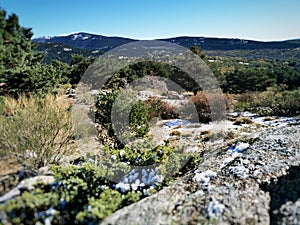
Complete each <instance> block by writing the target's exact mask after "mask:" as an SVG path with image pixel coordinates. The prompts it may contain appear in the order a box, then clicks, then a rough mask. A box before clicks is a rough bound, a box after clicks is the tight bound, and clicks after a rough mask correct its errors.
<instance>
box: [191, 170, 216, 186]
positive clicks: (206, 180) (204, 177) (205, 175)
mask: <svg viewBox="0 0 300 225" xmlns="http://www.w3.org/2000/svg"><path fill="white" fill-rule="evenodd" d="M216 176H217V173H216V172H213V171H211V170H207V171H205V172H202V173H198V172H197V171H196V174H195V176H194V177H193V181H194V182H197V183H198V184H200V185H202V186H205V187H208V186H209V184H210V180H211V179H213V178H214V177H216Z"/></svg>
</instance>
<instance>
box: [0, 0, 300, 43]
mask: <svg viewBox="0 0 300 225" xmlns="http://www.w3.org/2000/svg"><path fill="white" fill-rule="evenodd" d="M0 6H1V7H2V8H4V9H5V10H6V11H8V13H12V12H14V13H16V14H17V15H18V16H19V18H20V23H21V24H22V25H23V26H26V27H32V28H33V32H34V34H35V37H38V36H48V35H49V36H53V35H59V34H66V33H72V32H79V31H83V32H89V33H95V34H101V35H107V36H123V37H130V38H137V39H154V38H164V37H174V36H183V35H187V36H205V37H228V38H244V39H254V40H264V41H267V40H286V39H293V38H300V13H299V12H300V0H181V1H180V0H173V1H171V0H85V1H80V0H0Z"/></svg>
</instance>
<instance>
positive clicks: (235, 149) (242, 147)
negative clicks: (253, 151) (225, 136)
mask: <svg viewBox="0 0 300 225" xmlns="http://www.w3.org/2000/svg"><path fill="white" fill-rule="evenodd" d="M249 146H250V144H249V143H243V142H239V143H237V144H236V145H232V146H231V147H230V148H229V149H228V152H229V153H230V155H233V154H234V153H241V152H243V151H244V150H246V149H247V148H249Z"/></svg>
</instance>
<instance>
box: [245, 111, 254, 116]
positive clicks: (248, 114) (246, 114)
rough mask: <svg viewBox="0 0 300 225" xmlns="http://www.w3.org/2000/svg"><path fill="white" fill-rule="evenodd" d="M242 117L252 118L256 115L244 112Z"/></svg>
mask: <svg viewBox="0 0 300 225" xmlns="http://www.w3.org/2000/svg"><path fill="white" fill-rule="evenodd" d="M242 116H244V117H254V116H257V114H255V113H251V112H248V111H246V112H243V113H242Z"/></svg>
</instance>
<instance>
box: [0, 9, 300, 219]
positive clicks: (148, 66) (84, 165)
mask: <svg viewBox="0 0 300 225" xmlns="http://www.w3.org/2000/svg"><path fill="white" fill-rule="evenodd" d="M0 31H1V32H0V59H1V60H0V134H1V135H0V158H1V160H5V159H6V158H12V157H13V158H17V159H18V161H19V163H20V164H22V165H26V166H27V167H29V168H31V169H33V170H35V171H36V170H37V169H38V168H40V167H43V166H45V165H49V164H51V165H52V170H53V172H54V176H55V179H56V181H55V182H54V183H52V184H49V185H44V184H37V185H36V188H35V189H34V190H33V191H31V192H28V191H24V192H23V193H22V194H21V195H20V196H19V197H16V198H15V199H11V200H9V201H7V202H5V204H1V205H0V212H5V213H6V215H7V218H5V220H6V223H7V224H42V223H45V224H50V223H51V224H96V223H97V222H98V221H100V220H102V219H104V218H105V217H107V216H109V215H110V214H112V213H113V212H115V211H116V210H118V209H120V208H122V207H124V206H126V205H129V204H131V203H133V202H136V201H138V200H140V199H142V198H144V197H146V196H149V195H150V194H152V193H155V192H156V191H158V190H160V189H161V188H162V187H164V186H166V185H168V183H169V182H171V181H172V180H174V179H175V178H176V177H177V176H180V175H182V174H183V173H185V172H186V171H189V170H191V169H193V168H194V167H195V166H196V165H197V163H199V161H200V159H201V157H200V153H199V152H198V153H196V154H185V151H184V150H185V149H184V148H182V147H180V146H177V147H174V146H171V145H169V143H168V142H166V143H165V145H161V146H156V145H153V144H152V143H151V137H149V130H150V124H151V121H152V120H153V118H156V117H158V118H161V119H175V118H180V116H181V115H180V112H178V109H176V108H175V107H174V106H172V105H170V104H168V103H166V102H164V101H163V100H161V99H159V98H149V99H148V100H145V101H142V100H134V99H135V98H134V96H131V93H130V92H128V93H124V92H121V90H120V89H121V88H123V87H124V86H126V84H128V83H130V82H132V81H134V80H136V79H138V78H141V77H144V76H146V75H151V76H161V77H165V78H169V79H171V80H172V81H174V82H177V83H178V84H180V85H181V87H182V88H183V89H185V90H186V91H190V92H194V96H191V97H190V102H191V103H192V104H193V105H194V106H195V107H196V110H197V112H198V117H199V120H200V122H209V121H211V118H210V114H211V110H210V107H209V104H208V101H207V96H206V95H205V93H204V92H203V90H201V89H200V87H199V86H198V85H197V84H196V83H195V81H194V80H192V79H191V78H190V77H189V76H188V74H186V73H184V72H182V71H180V70H179V69H178V68H175V67H172V66H170V65H165V64H162V63H158V62H155V63H154V62H142V63H136V64H133V65H130V66H128V67H126V68H123V69H122V70H120V71H118V72H117V73H116V74H112V77H111V79H110V80H109V81H108V82H107V83H106V85H105V88H104V90H100V94H99V95H98V97H97V99H96V102H95V107H96V113H95V121H96V123H98V126H99V127H98V128H99V130H98V131H100V130H101V132H103V131H104V133H105V135H104V136H101V135H99V134H98V135H99V139H100V140H101V141H102V142H103V143H104V144H107V145H106V146H105V147H104V148H103V149H99V152H98V153H99V154H98V153H97V154H96V155H94V156H83V157H82V158H83V159H82V158H81V159H80V160H79V163H75V162H74V165H69V166H61V165H57V164H59V162H60V161H61V159H62V158H63V157H65V156H66V155H68V154H71V153H72V146H73V145H72V142H73V141H74V139H76V138H80V137H81V136H82V135H83V136H84V134H77V136H76V134H75V133H74V126H73V125H74V124H73V123H72V115H71V114H72V112H71V110H72V107H71V104H68V103H67V102H66V101H65V100H62V99H61V97H60V94H61V91H60V90H61V87H62V86H63V87H66V86H68V87H76V86H77V84H78V82H79V81H80V78H81V77H82V75H83V73H84V71H85V70H86V69H87V68H88V66H89V65H90V64H91V63H92V62H93V61H94V59H93V58H85V57H83V56H80V55H73V57H72V59H71V60H70V63H69V64H66V63H63V62H61V61H58V60H53V61H51V62H49V63H48V64H43V61H42V60H43V54H42V53H40V52H37V51H36V50H35V49H36V46H35V44H34V43H32V42H31V38H32V35H33V34H32V32H31V29H28V28H23V27H21V26H20V25H19V23H18V17H17V16H16V15H15V14H12V15H10V16H8V17H7V16H6V12H5V11H4V10H0ZM191 50H193V51H194V52H195V53H196V54H197V55H199V56H200V57H201V58H202V59H204V60H205V61H206V62H207V63H208V65H209V67H210V68H211V69H212V70H213V72H214V73H215V75H216V77H217V79H218V81H219V83H220V86H221V88H222V89H223V91H224V92H225V93H226V94H225V95H224V96H222V99H224V103H225V107H226V109H227V110H228V111H232V110H238V111H244V110H250V111H253V112H257V113H259V114H260V115H285V116H295V115H299V113H300V89H299V83H300V62H299V61H293V62H292V61H288V62H276V61H273V60H272V61H270V60H269V61H268V60H261V59H251V60H249V61H247V62H244V61H241V60H242V59H237V58H235V59H232V58H224V57H214V58H211V57H210V58H209V57H208V56H205V55H203V54H202V53H201V49H200V48H196V47H193V48H192V49H191ZM219 97H220V96H211V98H212V101H216V100H218V99H219ZM81 101H86V99H81ZM124 102H126V103H127V104H124ZM113 110H115V111H113ZM114 113H115V115H117V118H116V117H115V118H114V117H112V115H113V114H114ZM113 119H116V120H114V121H112V120H113ZM127 120H128V123H124V121H127ZM251 122H252V121H251V120H249V119H245V118H243V119H240V121H238V123H239V124H245V123H248V124H249V123H251ZM89 128H90V127H87V128H86V131H84V133H88V132H89ZM173 135H178V136H179V135H182V134H181V133H180V132H179V131H178V132H173ZM201 135H202V136H203V140H208V139H209V136H210V134H209V132H207V133H206V132H204V133H203V134H201ZM119 137H122V140H124V141H125V142H126V143H129V144H130V145H127V146H126V147H125V145H124V142H122V141H120V139H119ZM136 138H137V139H138V140H140V142H137V143H136V142H134V140H135V139H136ZM107 140H109V141H107ZM108 145H109V146H108ZM183 162H184V163H183ZM134 166H136V167H137V166H153V172H152V171H151V172H150V171H148V172H147V171H146V170H145V171H146V172H147V173H146V172H142V171H140V172H141V173H144V174H141V173H139V174H138V175H135V176H136V179H135V182H137V178H139V182H141V181H142V180H143V179H146V178H145V177H146V175H145V174H147V176H150V175H149V174H150V173H152V175H153V174H154V175H155V176H158V177H159V176H162V177H163V178H164V179H160V180H159V182H157V183H155V184H154V185H152V183H151V182H150V183H149V184H146V183H145V185H144V186H139V185H133V184H132V183H128V182H127V183H126V182H125V180H126V179H125V178H126V176H129V175H128V174H130V173H134V174H136V173H137V171H133V170H131V169H132V167H134ZM158 167H159V171H160V173H156V171H155V169H156V168H158ZM115 168H123V169H124V170H123V171H120V170H113V169H115ZM170 172H174V173H170ZM152 175H151V176H152ZM154 175H153V176H154ZM116 176H117V177H118V178H119V180H118V181H116V179H109V177H116ZM124 177H125V178H124ZM123 178H124V179H123ZM127 178H128V177H127ZM127 180H128V179H127ZM122 185H123V186H122ZM124 187H126V188H124ZM1 216H2V214H1ZM1 222H2V221H1Z"/></svg>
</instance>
